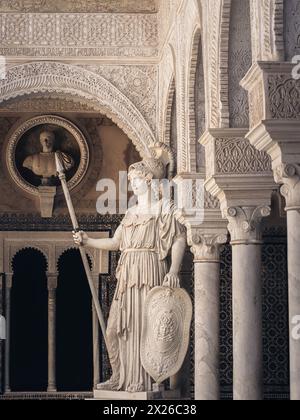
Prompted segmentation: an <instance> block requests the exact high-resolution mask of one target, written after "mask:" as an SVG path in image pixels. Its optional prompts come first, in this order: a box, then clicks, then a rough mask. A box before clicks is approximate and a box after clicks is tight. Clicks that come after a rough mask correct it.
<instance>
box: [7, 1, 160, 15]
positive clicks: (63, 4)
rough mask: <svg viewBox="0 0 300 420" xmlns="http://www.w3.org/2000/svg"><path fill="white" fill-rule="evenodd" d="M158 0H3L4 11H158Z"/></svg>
mask: <svg viewBox="0 0 300 420" xmlns="http://www.w3.org/2000/svg"><path fill="white" fill-rule="evenodd" d="M157 11H158V4H157V1H156V0H139V2H135V1H124V0H114V1H109V2H108V1H107V0H63V1H61V0H17V1H11V0H1V4H0V12H3V13H16V12H21V13H34V12H37V13H53V12H56V13H69V12H72V13H156V12H157Z"/></svg>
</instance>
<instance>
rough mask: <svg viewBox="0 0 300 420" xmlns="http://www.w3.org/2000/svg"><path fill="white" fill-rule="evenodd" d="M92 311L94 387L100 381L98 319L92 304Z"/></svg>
mask: <svg viewBox="0 0 300 420" xmlns="http://www.w3.org/2000/svg"><path fill="white" fill-rule="evenodd" d="M92 311H93V375H94V379H93V382H94V388H96V387H97V385H98V384H99V383H100V348H99V343H100V338H99V321H98V317H97V313H96V309H95V305H94V304H92Z"/></svg>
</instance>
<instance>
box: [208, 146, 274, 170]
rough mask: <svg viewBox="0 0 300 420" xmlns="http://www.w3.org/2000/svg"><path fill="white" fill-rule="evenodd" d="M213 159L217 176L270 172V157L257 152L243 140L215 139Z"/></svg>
mask: <svg viewBox="0 0 300 420" xmlns="http://www.w3.org/2000/svg"><path fill="white" fill-rule="evenodd" d="M215 159H216V173H218V174H230V173H231V174H239V173H240V174H245V173H248V174H251V173H253V174H255V173H258V172H267V171H271V160H270V157H269V156H268V155H267V154H266V153H264V152H259V151H257V150H256V149H255V148H254V147H253V146H252V145H251V144H250V143H249V141H248V140H246V139H245V138H217V139H216V150H215Z"/></svg>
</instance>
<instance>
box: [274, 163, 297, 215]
mask: <svg viewBox="0 0 300 420" xmlns="http://www.w3.org/2000/svg"><path fill="white" fill-rule="evenodd" d="M274 176H275V181H276V182H277V183H278V184H283V185H282V187H281V190H280V191H281V194H282V195H283V196H284V198H285V200H286V210H287V211H289V210H298V211H299V212H300V164H298V165H297V164H287V165H281V166H278V167H277V168H276V169H275V171H274Z"/></svg>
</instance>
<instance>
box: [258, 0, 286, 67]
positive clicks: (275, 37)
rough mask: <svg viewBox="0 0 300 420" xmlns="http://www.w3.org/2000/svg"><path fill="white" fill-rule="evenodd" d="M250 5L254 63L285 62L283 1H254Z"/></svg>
mask: <svg viewBox="0 0 300 420" xmlns="http://www.w3.org/2000/svg"><path fill="white" fill-rule="evenodd" d="M250 4H251V26H252V56H253V62H254V61H259V60H263V61H267V60H274V61H278V60H283V57H284V39H283V22H284V19H283V6H284V3H283V0H252V1H251V2H250Z"/></svg>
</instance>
